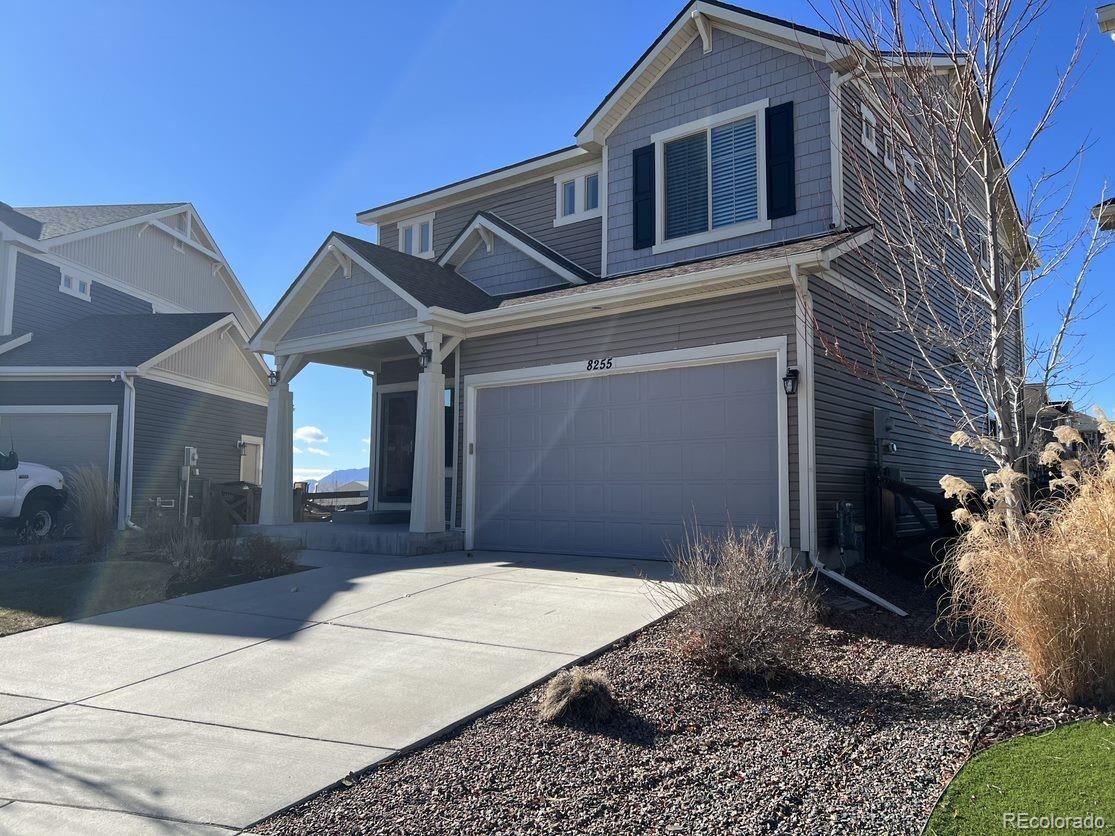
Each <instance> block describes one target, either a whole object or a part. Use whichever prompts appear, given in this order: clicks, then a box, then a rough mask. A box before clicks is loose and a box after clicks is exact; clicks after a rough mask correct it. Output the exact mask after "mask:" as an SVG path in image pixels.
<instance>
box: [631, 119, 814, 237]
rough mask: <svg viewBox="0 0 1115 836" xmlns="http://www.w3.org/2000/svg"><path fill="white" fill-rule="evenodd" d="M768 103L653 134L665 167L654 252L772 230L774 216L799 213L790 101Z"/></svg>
mask: <svg viewBox="0 0 1115 836" xmlns="http://www.w3.org/2000/svg"><path fill="white" fill-rule="evenodd" d="M767 104H768V102H767V100H766V99H764V100H762V101H760V102H756V103H755V104H751V105H745V106H744V107H740V108H734V109H732V110H730V111H727V112H725V113H721V114H718V115H716V116H713V117H709V118H707V119H701V120H698V121H697V122H693V123H690V124H688V125H682V126H680V127H678V128H673V129H670V130H668V131H662V132H660V133H657V134H655V135H654V136H653V137H651V139H652V140H653V142H654V146H655V153H656V156H657V164H656V166H655V167H656V168H657V169H658V170H659V171H661V172H662V174H661V176H660V177H659V178H657V179H658V194H657V197H656V203H657V207H658V208H657V212H656V213H655V214H656V218H657V229H656V235H655V240H656V242H657V243H656V244H655V245H654V251H655V252H666V251H669V250H674V249H678V248H681V247H687V246H693V245H696V244H701V243H706V242H710V241H717V240H721V239H723V238H730V237H735V236H739V235H748V234H751V233H753V232H760V231H762V230H765V229H770V226H771V215H772V214H773V215H774V216H775V217H783V216H784V215H787V214H793V212H794V209H793V207H792V204H793V191H794V189H793V111H792V106H791V103H787V104H786V105H785V106H782V105H780V106H779V107H778V108H770V109H768V107H767ZM776 111H777V118H775V119H773V120H772V119H771V116H772V115H773V114H774V113H775V112H776ZM772 136H773V137H775V139H774V140H772V139H771V137H772ZM768 142H774V143H775V144H776V145H777V149H776V150H777V156H776V157H770V158H769V159H770V160H774V159H776V158H777V160H778V162H779V166H780V168H779V172H780V175H779V176H780V179H779V180H778V181H777V182H778V186H779V187H778V189H776V190H775V197H774V198H771V197H770V196H769V195H768V189H767V186H768V180H767V175H768V172H767V165H768V155H769V154H770V153H771V151H770V149H768V148H767V143H768ZM783 146H785V147H783ZM782 168H786V169H787V170H786V171H782ZM782 175H785V176H782ZM772 182H774V181H772ZM769 200H775V202H776V203H777V204H779V205H778V211H777V212H774V211H772V212H770V213H768V202H769ZM783 204H785V205H784V206H783Z"/></svg>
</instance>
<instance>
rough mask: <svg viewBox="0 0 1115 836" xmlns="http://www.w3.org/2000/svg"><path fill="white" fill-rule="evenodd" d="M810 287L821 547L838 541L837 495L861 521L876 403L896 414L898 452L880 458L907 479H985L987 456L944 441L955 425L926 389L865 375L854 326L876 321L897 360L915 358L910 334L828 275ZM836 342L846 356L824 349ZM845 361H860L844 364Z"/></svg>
mask: <svg viewBox="0 0 1115 836" xmlns="http://www.w3.org/2000/svg"><path fill="white" fill-rule="evenodd" d="M810 287H811V290H812V295H813V305H814V315H815V318H816V327H817V330H818V331H819V333H815V334H814V352H815V354H814V367H815V372H814V378H815V382H814V402H815V409H814V414H815V423H816V465H817V470H816V473H817V477H816V478H817V512H818V520H817V525H818V529H817V531H818V544H819V546H820V547H821V549H822V552H824V551H825V550H831V549H832V548H834V547H835V543H836V539H835V538H836V532H835V504H836V502H838V501H840V500H850V501H851V502H852V503H853V504H854V505H855V508H856V513H857V516H858V517H859V520H860V521H861V522H862V521H863V510H864V476H865V473H866V471H867V469H868V468H869V467H871V466H872V465H873V464H874V461H875V430H874V409H875V408H880V409H885V410H887V411H888V412H889V413H890V414H891V416H892V417H893V419H894V434H893V436H891V439H892V440H893V441H895V442H896V443H897V444H898V452H897V453H896V454H894V455H888V456H887V457H886V459H885V461H884V464H885V465H886V466H888V467H895V468H898V469H899V470H900V471H901V474H902V477H903V479H905V480H906V481H909V482H912V483H914V484H916V485H919V486H920V487H923V488H925V489H927V490H931V491H939V490H940V485H939V484H938V480H940V478H941V477H942V476H943V475H945V474H946V473H950V474H954V475H957V476H963V477H965V478H968V479H969V480H973V484H976V485H982V484H983V480H982V477H981V473H982V471H983V469H984V468H985V467H986V464H987V462H986V460H984V459H982V458H981V457H979V456H976V455H974V454H972V453H969V452H965V451H962V450H959V449H957V448H956V447H953V446H952V445H950V444H949V443H948V437H949V435H950V434H951V433H952V431H953V430H954V429H955V427H954V426H953V425H952V424H951V422H950V421H949V420H948V417H947V415H946V414H945V413H944V411H943V410H942V409H941V408H940V407H939V406H937V405H936V404H934V402H933V401H932V400H931V398H930V397H929V396H928V395H927V394H926V393H924V392H920V391H915V390H912V389H908V388H901V387H899V388H898V389H897V391H898V394H899V396H900V397H901V403H900V402H899V401H897V400H896V399H895V397H894V396H893V395H892V394H891V392H890V391H888V389H887V388H886V387H885V386H884V385H883V384H882V383H880V382H878V381H877V380H872V379H871V378H870V374H869V372H870V370H871V369H872V368H873V365H872V357H871V353H872V352H871V351H869V350H868V348H867V347H866V346H865V345H864V343H863V340H862V338H861V337H860V335H859V334H860V332H859V330H858V329H860V328H862V326H863V325H864V323H870V322H874V323H875V326H876V327H875V328H874V331H873V334H874V336H873V338H874V340H875V341H876V345H877V349H878V350H880V351H882V352H883V353H884V354H885V356H886V357H887V359H888V361H889V362H890V363H892V364H894V365H896V366H902V365H903V364H912V363H914V362H915V352H914V348H913V346H912V344H911V343H910V340H909V338H907V337H904V336H903V335H902V334H899V333H895V332H894V329H893V327H892V328H887V327H885V324H884V321H883V319H884V317H883V315H881V314H880V313H879V312H877V311H873V310H871V309H870V308H868V306H867V305H866V304H865V303H863V302H860V301H858V300H853V299H851V298H849V297H848V296H847V295H845V294H844V293H843V292H842V291H840V290H839V289H837V288H834V287H833V286H832V285H830V284H828V283H827V282H824V281H814V282H812V283H811V285H810ZM822 336H823V337H824V339H823V340H822ZM837 342H838V343H839V346H840V352H841V354H843V356H844V357H843V361H842V360H841V358H838V357H837V356H835V352H832V353H830V352H826V347H825V346H826V343H827V344H828V345H830V346H831V345H833V344H834V343H837ZM849 362H851V363H855V364H858V368H857V369H855V370H853V369H849V368H848V365H847V364H848V363H849Z"/></svg>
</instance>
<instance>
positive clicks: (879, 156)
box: [822, 0, 1105, 521]
mask: <svg viewBox="0 0 1115 836" xmlns="http://www.w3.org/2000/svg"><path fill="white" fill-rule="evenodd" d="M833 3H834V12H833V15H834V20H833V25H834V28H836V29H837V30H838V31H839V32H840V33H841V34H842V35H844V36H845V37H846V38H847V39H848V41H849V42H850V44H851V47H850V50H849V58H848V60H847V62H846V68H847V69H848V71H849V74H850V75H849V78H850V79H851V82H852V83H851V84H849V85H846V86H845V88H844V89H845V93H844V94H842V95H856V96H859V97H861V100H862V102H863V104H864V106H865V107H866V108H867V111H868V112H865V114H864V115H863V117H862V118H863V119H865V120H868V121H870V120H871V118H872V117H874V119H875V122H874V124H873V125H871V126H869V127H867V128H865V130H868V131H869V132H870V136H871V137H873V138H874V142H875V153H866V154H861V155H860V156H857V157H850V155H849V156H846V158H845V160H846V161H845V177H846V178H847V180H848V181H849V186H847V187H846V188H854V190H855V193H856V194H857V196H858V201H859V205H861V206H862V208H863V211H864V212H865V214H866V215H867V216H868V219H870V220H871V221H873V222H874V225H875V230H876V231H875V238H874V241H873V242H872V246H871V247H868V248H866V249H865V250H863V251H862V255H861V256H859V257H860V258H861V259H862V262H863V266H864V269H865V271H867V272H868V273H869V274H870V275H871V276H872V277H874V279H875V280H876V281H877V283H878V289H880V290H881V292H882V293H883V295H884V296H885V297H886V299H887V300H888V301H889V302H890V303H891V304H892V305H893V308H894V310H895V314H894V322H893V323H891V322H886V323H874V324H873V325H871V326H870V327H867V326H863V325H862V324H861V326H860V328H859V334H860V337H861V338H862V341H863V346H862V347H861V348H866V349H867V353H868V355H869V356H870V357H871V361H870V362H869V363H867V364H864V363H862V362H859V363H852V362H851V361H847V362H846V365H848V367H849V368H851V369H852V370H853V372H854V373H856V374H859V375H863V376H867V377H870V378H872V379H873V380H875V381H876V382H879V383H881V384H882V385H884V386H886V387H887V388H888V389H890V391H891V392H892V394H893V395H894V396H895V397H896V398H897V399H898V400H899V401H900V402H901V400H902V398H903V396H904V394H905V393H908V392H909V391H911V390H917V391H919V392H922V393H927V394H928V395H929V396H930V397H931V398H932V399H933V401H934V402H935V403H936V404H937V405H938V406H939V408H940V409H942V410H943V411H944V412H945V413H946V414H947V415H948V416H949V418H950V419H951V423H952V424H953V425H954V427H955V430H956V432H955V433H953V435H952V439H951V440H952V442H953V443H954V444H958V445H960V446H963V447H967V448H970V449H973V450H976V451H978V452H980V453H982V454H984V455H986V456H988V457H989V458H990V459H991V460H992V461H993V462H994V464H995V467H996V469H997V470H998V471H999V480H1000V482H1001V483H1005V485H1006V486H1007V487H1008V488H1009V490H1007V491H1005V492H1003V496H1004V497H1005V499H1004V502H1005V505H1006V514H1007V518H1008V521H1009V518H1010V516H1011V515H1012V514H1013V511H1014V509H1015V508H1016V507H1017V503H1019V502H1021V501H1022V499H1023V496H1024V492H1023V491H1022V490H1021V489H1020V488H1016V487H1015V485H1016V484H1017V482H1018V481H1019V480H1018V479H1017V477H1016V475H1015V474H1016V473H1018V472H1024V471H1025V469H1026V468H1025V458H1026V456H1027V454H1028V453H1029V451H1028V449H1027V447H1026V439H1027V438H1028V436H1029V428H1028V427H1026V426H1025V421H1024V418H1023V394H1024V384H1025V383H1026V382H1027V381H1028V380H1030V381H1037V382H1043V383H1045V384H1046V385H1047V386H1052V385H1057V384H1065V383H1068V382H1070V379H1069V374H1070V369H1071V365H1072V364H1071V360H1072V355H1073V350H1072V349H1073V346H1074V344H1075V340H1076V337H1077V336H1078V335H1077V334H1076V331H1075V328H1076V325H1077V324H1078V323H1079V322H1080V320H1081V318H1082V317H1083V316H1085V315H1086V314H1087V310H1088V300H1087V299H1086V298H1085V295H1084V280H1085V277H1086V275H1087V273H1088V271H1089V268H1090V267H1091V265H1092V262H1093V261H1094V259H1095V257H1096V256H1097V255H1098V254H1099V252H1100V251H1101V250H1102V248H1103V246H1104V243H1105V238H1104V237H1103V236H1101V235H1100V234H1099V233H1098V228H1097V226H1096V225H1095V224H1094V223H1090V221H1089V219H1087V218H1080V217H1075V218H1074V217H1072V216H1071V215H1070V214H1069V208H1070V206H1071V205H1072V201H1071V198H1072V196H1073V194H1072V193H1073V183H1072V182H1071V181H1072V175H1073V172H1074V169H1075V168H1076V167H1077V165H1078V164H1079V162H1080V159H1081V156H1082V154H1083V153H1084V151H1085V150H1086V146H1087V143H1086V141H1082V142H1081V143H1080V144H1079V145H1078V146H1077V147H1076V148H1075V150H1074V151H1073V152H1072V153H1071V154H1069V155H1067V157H1066V158H1064V159H1060V160H1056V161H1053V162H1052V164H1050V165H1045V166H1043V167H1042V170H1043V172H1044V173H1042V174H1041V175H1040V176H1037V177H1035V178H1033V179H1032V180H1031V181H1030V182H1029V183H1028V185H1027V189H1026V191H1025V193H1024V194H1019V193H1018V192H1016V191H1015V190H1014V187H1013V186H1012V182H1017V181H1018V180H1019V179H1021V173H1022V171H1023V169H1024V168H1032V167H1034V162H1035V160H1034V157H1035V154H1036V153H1038V149H1039V147H1040V146H1041V140H1042V139H1043V137H1044V136H1045V135H1046V133H1047V132H1048V131H1049V129H1050V128H1051V126H1052V125H1053V124H1054V121H1055V118H1056V116H1057V114H1058V112H1059V111H1060V109H1061V107H1062V105H1063V104H1064V103H1065V101H1066V100H1067V98H1068V97H1069V96H1070V94H1071V93H1072V91H1073V88H1074V84H1075V79H1076V78H1077V77H1078V74H1079V72H1080V69H1081V68H1080V59H1081V47H1082V44H1083V38H1082V37H1081V38H1078V40H1077V41H1076V43H1075V44H1074V46H1073V48H1072V49H1071V51H1070V52H1069V53H1068V54H1067V55H1066V56H1065V59H1066V63H1065V66H1064V69H1063V71H1062V73H1061V74H1060V76H1059V80H1057V81H1055V82H1053V83H1052V87H1051V89H1050V90H1047V91H1045V92H1044V93H1042V94H1041V95H1042V97H1041V98H1040V99H1039V100H1038V101H1039V102H1040V106H1039V107H1038V108H1037V115H1036V116H1035V117H1034V118H1033V119H1031V120H1030V121H1029V122H1028V123H1024V122H1023V118H1022V116H1021V115H1020V112H1021V111H1024V110H1033V106H1032V105H1033V102H1034V101H1035V99H1034V96H1035V95H1036V93H1035V91H1034V90H1033V89H1032V87H1030V86H1026V87H1024V86H1023V76H1024V75H1026V71H1027V66H1028V59H1029V58H1030V56H1031V53H1032V51H1033V50H1034V49H1035V48H1036V47H1037V46H1038V42H1037V39H1038V37H1039V31H1038V24H1039V22H1040V21H1041V19H1042V17H1043V16H1044V15H1046V14H1048V13H1050V12H1051V11H1052V10H1053V8H1054V5H1053V2H1052V0H1022V1H1021V2H1014V0H891V2H890V3H888V4H886V5H885V7H884V6H883V4H877V3H875V2H873V0H833ZM1023 97H1024V98H1025V99H1026V100H1027V107H1026V108H1020V107H1019V106H1018V105H1019V100H1020V99H1021V98H1023ZM859 115H860V114H859V113H856V116H857V117H859ZM1005 149H1006V150H1005ZM1044 293H1058V294H1062V295H1063V301H1062V303H1061V305H1060V325H1059V327H1058V328H1057V329H1056V331H1055V333H1053V334H1052V335H1051V336H1048V337H1047V338H1046V339H1044V340H1042V341H1038V340H1033V341H1031V342H1030V344H1029V345H1026V344H1025V343H1024V338H1023V331H1022V314H1023V309H1024V308H1025V306H1026V304H1027V302H1029V301H1030V300H1032V299H1033V298H1035V297H1036V296H1037V295H1038V294H1044ZM880 327H881V328H884V329H887V328H893V329H894V330H895V331H897V332H898V333H899V334H901V335H902V336H903V337H904V338H905V339H907V340H908V341H909V342H911V343H912V344H913V347H914V352H913V353H914V356H915V357H916V361H915V362H913V363H909V364H906V365H904V366H899V365H897V364H896V363H895V362H894V361H893V360H891V359H890V358H888V357H887V355H886V353H885V352H883V351H881V350H880V349H879V348H878V346H877V345H876V344H875V338H874V336H873V333H875V332H877V330H878V328H880ZM824 339H825V338H824V336H823V335H822V340H824ZM826 349H829V350H830V353H832V354H833V355H834V356H836V357H837V359H838V360H841V361H842V362H843V361H845V360H846V358H844V357H842V355H841V352H840V350H839V347H838V346H826ZM860 353H862V351H861V352H860ZM989 416H991V420H989ZM993 481H994V478H993Z"/></svg>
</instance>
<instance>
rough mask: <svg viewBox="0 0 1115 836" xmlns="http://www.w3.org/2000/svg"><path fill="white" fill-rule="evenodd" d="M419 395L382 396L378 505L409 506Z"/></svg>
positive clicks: (404, 393) (386, 394)
mask: <svg viewBox="0 0 1115 836" xmlns="http://www.w3.org/2000/svg"><path fill="white" fill-rule="evenodd" d="M417 412H418V393H417V392H415V391H409V392H384V393H383V394H382V395H381V396H380V416H379V417H380V421H379V429H380V431H379V476H378V478H377V480H376V481H377V483H378V484H377V501H378V502H379V503H380V504H384V505H396V504H403V505H405V504H409V503H410V491H411V484H412V481H413V479H414V427H415V418H416V415H417Z"/></svg>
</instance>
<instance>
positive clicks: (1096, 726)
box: [926, 720, 1115, 836]
mask: <svg viewBox="0 0 1115 836" xmlns="http://www.w3.org/2000/svg"><path fill="white" fill-rule="evenodd" d="M1113 765H1115V725H1112V724H1111V723H1109V722H1103V721H1098V720H1095V721H1085V722H1081V723H1074V724H1073V725H1070V726H1064V727H1062V728H1060V729H1057V730H1056V731H1053V732H1050V733H1048V734H1041V735H1029V736H1026V737H1020V738H1017V739H1015V740H1010V741H1007V742H1006V743H1000V744H998V745H997V746H993V747H991V748H990V749H988V750H987V751H985V752H982V753H981V754H979V755H977V756H976V757H975V758H973V759H972V760H971V761H970V762H969V763H968V764H967V766H965V767H964V768H963V769H962V770H961V771H960V773H959V774H958V775H957V776H956V778H955V779H954V780H953V782H952V784H951V785H950V786H949V788H948V790H947V791H946V792H945V794H944V797H943V798H942V799H941V803H940V804H939V805H938V807H937V809H936V810H935V811H934V813H933V816H932V818H931V819H930V821H929V827H928V829H927V831H926V832H927V833H929V834H933V836H969V834H971V836H977V834H985V833H996V832H1001V831H1003V830H1004V829H1007V830H1015V829H1022V827H1021V826H1020V824H1018V823H1014V824H1012V823H1010V822H1007V826H1006V828H1004V823H1005V822H1006V820H1005V819H1004V815H1005V814H1011V815H1014V814H1024V815H1026V816H1037V817H1039V818H1040V817H1042V816H1062V817H1068V818H1069V819H1070V820H1071V818H1072V817H1074V816H1086V815H1088V814H1091V815H1092V816H1094V817H1095V818H1097V819H1098V818H1101V817H1102V818H1103V819H1104V820H1105V823H1106V825H1107V826H1112V825H1115V780H1112V767H1113ZM1026 824H1027V827H1026V828H1025V829H1028V830H1032V831H1034V832H1039V833H1053V832H1068V831H1070V830H1077V831H1080V830H1082V829H1083V830H1084V832H1092V831H1093V830H1098V829H1101V828H1100V827H1098V826H1097V825H1096V824H1095V823H1093V824H1091V825H1089V824H1088V822H1086V821H1085V822H1082V823H1081V825H1082V826H1076V827H1074V826H1073V824H1072V822H1071V821H1069V822H1066V823H1065V826H1062V827H1059V828H1057V827H1054V825H1057V824H1058V823H1057V822H1052V821H1049V822H1040V821H1039V822H1034V823H1031V822H1027V823H1026Z"/></svg>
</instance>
